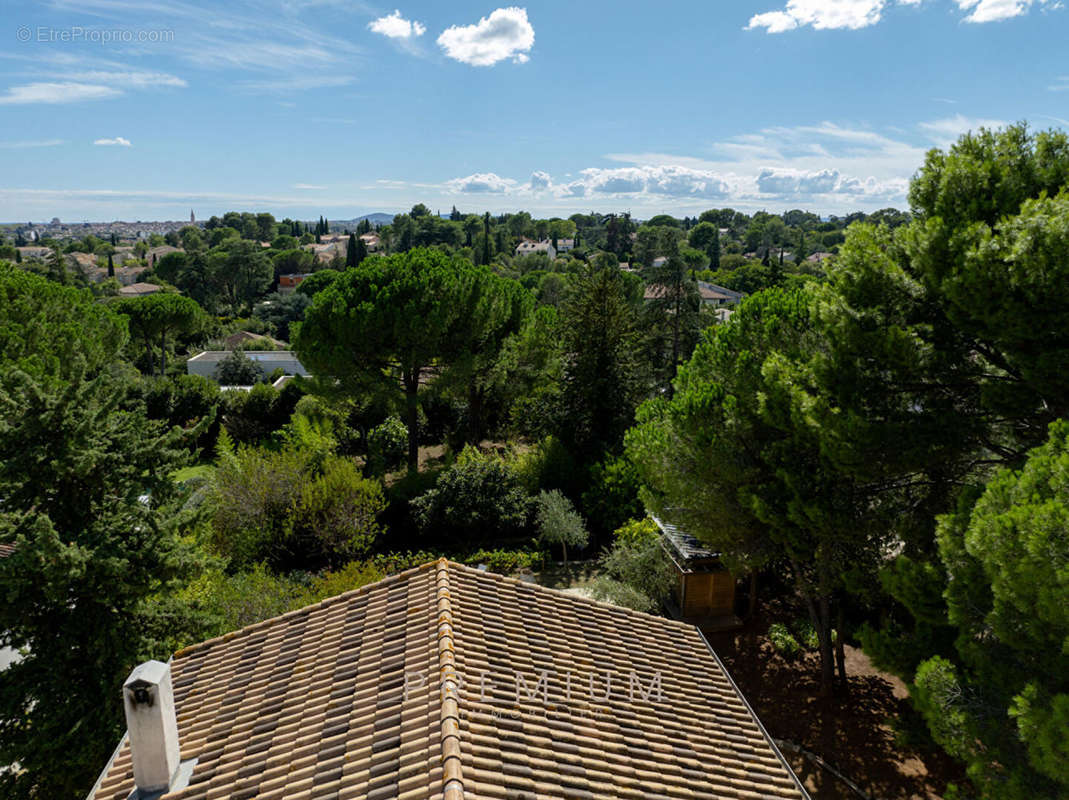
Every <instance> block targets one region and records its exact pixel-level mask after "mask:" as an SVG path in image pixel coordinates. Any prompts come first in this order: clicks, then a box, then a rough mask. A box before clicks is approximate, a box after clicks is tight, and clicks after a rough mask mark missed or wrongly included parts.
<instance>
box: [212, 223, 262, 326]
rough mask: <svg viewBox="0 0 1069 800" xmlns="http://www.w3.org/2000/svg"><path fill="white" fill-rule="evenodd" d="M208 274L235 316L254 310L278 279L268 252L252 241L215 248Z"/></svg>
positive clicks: (238, 241)
mask: <svg viewBox="0 0 1069 800" xmlns="http://www.w3.org/2000/svg"><path fill="white" fill-rule="evenodd" d="M207 270H208V275H209V277H210V280H211V283H212V285H213V287H214V288H215V290H216V292H217V293H218V295H219V297H220V298H221V299H222V301H223V303H225V304H226V305H227V307H228V308H229V309H230V310H231V312H234V313H236V312H238V311H240V310H241V309H247V308H251V306H252V304H253V302H254V301H255V300H257V299H258V298H259V297H262V296H263V294H264V293H265V292H266V291H267V290H268V289H269V288H270V286H271V282H272V280H273V279H274V267H273V265H272V263H271V260H270V259H269V258H268V257H267V254H266V253H265V252H264V248H263V247H261V246H260V244H259V243H258V242H252V241H249V240H248V239H230V240H227V241H226V242H225V243H223V244H222V245H220V246H219V247H215V248H212V250H211V251H210V252H209V253H208V257H207Z"/></svg>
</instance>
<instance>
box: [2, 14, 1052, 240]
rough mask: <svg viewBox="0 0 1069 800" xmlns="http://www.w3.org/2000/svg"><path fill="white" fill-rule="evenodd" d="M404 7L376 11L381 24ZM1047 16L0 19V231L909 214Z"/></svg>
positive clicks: (1003, 112)
mask: <svg viewBox="0 0 1069 800" xmlns="http://www.w3.org/2000/svg"><path fill="white" fill-rule="evenodd" d="M395 2H396V3H402V4H401V5H399V6H395V5H394V4H393V3H395ZM1067 41H1069V9H1066V8H1064V7H1063V3H1062V0H717V2H710V0H667V2H663V3H648V2H637V1H632V0H612V1H611V2H610V1H609V0H581V1H580V2H576V0H567V2H565V1H564V0H542V1H540V2H530V3H528V4H526V5H524V6H497V5H494V3H493V2H489V3H487V2H469V0H454V2H450V3H429V2H408V1H407V0H391V3H390V4H388V5H377V4H374V3H370V2H363V1H360V2H354V1H353V0H228V2H226V3H221V2H214V1H213V2H208V1H207V0H147V1H146V2H136V3H135V2H128V0H53V1H52V2H43V3H28V2H17V3H16V2H13V1H12V0H0V220H2V221H7V222H12V221H20V222H22V221H30V220H32V221H35V222H36V221H47V220H50V219H51V218H53V217H59V218H60V219H62V220H64V221H74V222H80V221H83V220H90V221H108V220H117V219H122V220H138V219H140V220H162V219H183V218H188V216H189V212H190V210H193V211H194V212H195V213H196V215H197V217H198V218H199V219H204V218H207V217H208V216H210V215H212V214H221V213H223V212H224V211H227V210H232V209H233V210H248V211H270V212H272V213H274V214H275V216H276V217H278V218H282V217H285V216H291V217H296V218H301V219H310V218H316V217H318V216H319V215H320V214H324V215H327V216H329V217H330V218H332V219H349V218H352V217H354V216H358V215H361V214H365V213H370V212H376V211H383V212H389V213H392V212H396V211H401V210H406V209H408V208H410V207H411V206H412V205H414V204H415V203H418V202H422V203H425V204H427V205H428V206H429V207H430V208H431V209H432V210H441V211H442V212H443V213H445V212H448V211H449V209H450V208H452V207H453V206H454V205H455V206H456V207H457V208H459V209H460V210H461V211H463V212H466V213H467V212H481V211H483V210H490V211H492V212H495V213H497V212H504V211H512V210H517V209H526V210H529V211H531V212H532V213H535V214H537V215H540V216H549V215H561V216H567V215H569V214H572V213H575V212H589V211H626V210H629V211H631V212H632V214H634V215H636V216H638V217H649V216H652V215H653V214H657V213H671V214H675V215H684V214H696V213H698V212H700V211H702V210H704V209H707V208H721V207H729V206H730V207H733V208H738V209H742V210H747V211H753V210H757V209H767V210H769V211H774V212H778V211H783V210H786V209H791V208H802V209H806V210H809V211H813V212H816V213H819V214H822V215H828V214H842V213H847V212H849V211H854V210H865V211H869V210H875V209H878V208H885V207H889V206H893V207H898V208H907V207H908V201H907V199H906V191H907V189H908V184H909V179H910V177H911V176H912V175H913V174H914V173H915V172H916V171H917V169H918V168H919V167H920V166H921V165H922V163H923V161H924V157H925V154H926V152H927V151H928V150H929V149H930V148H933V147H944V148H945V147H947V146H949V144H950V143H952V142H953V141H954V140H955V139H956V138H957V137H958V136H959V135H960V134H962V133H963V132H965V131H967V130H970V129H976V128H979V127H980V126H988V127H994V126H1000V125H1004V124H1008V123H1011V122H1016V121H1022V120H1027V121H1028V122H1029V124H1030V125H1031V126H1032V127H1033V128H1041V129H1046V128H1050V127H1055V128H1063V127H1064V128H1066V129H1069V47H1067V46H1066V42H1067Z"/></svg>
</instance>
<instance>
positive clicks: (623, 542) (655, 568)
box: [599, 523, 676, 608]
mask: <svg viewBox="0 0 1069 800" xmlns="http://www.w3.org/2000/svg"><path fill="white" fill-rule="evenodd" d="M638 526H641V523H638V524H637V525H636V528H637V527H638ZM654 527H656V525H655V526H654ZM599 563H600V565H601V568H602V569H603V570H604V572H605V575H606V576H607V577H609V578H612V579H613V580H616V581H619V582H621V583H623V584H626V585H627V586H629V587H631V588H632V589H634V590H635V591H636V592H640V593H641V594H643V595H644V596H646V597H648V598H649V599H650V600H651V601H652V603H653V604H654V605H655V606H656V607H657V608H660V606H661V604H662V603H663V602H664V601H665V600H667V599H668V596H669V595H670V594H671V591H672V587H673V586H675V584H676V573H675V569H674V567H673V566H672V562H671V559H669V558H668V554H667V553H666V552H665V550H664V547H662V545H661V541H660V537H659V536H656V535H649V533H648V532H647V531H644V532H642V533H639V531H638V530H636V529H635V528H632V529H630V530H628V531H627V532H626V533H625V534H624V535H623V537H618V538H617V539H616V541H615V542H614V543H613V545H612V547H611V548H609V549H608V550H606V551H605V552H604V553H603V554H602V555H601V558H600V559H599Z"/></svg>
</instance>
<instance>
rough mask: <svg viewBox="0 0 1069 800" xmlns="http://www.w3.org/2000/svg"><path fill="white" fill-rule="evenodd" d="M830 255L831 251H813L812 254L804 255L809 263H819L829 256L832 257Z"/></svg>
mask: <svg viewBox="0 0 1069 800" xmlns="http://www.w3.org/2000/svg"><path fill="white" fill-rule="evenodd" d="M832 255H833V253H825V252H818V253H813V254H812V255H809V256H807V257H806V261H808V262H809V263H810V264H820V263H822V262H824V261H827V260H828V259H829V258H831V257H832Z"/></svg>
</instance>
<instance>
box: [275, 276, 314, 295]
mask: <svg viewBox="0 0 1069 800" xmlns="http://www.w3.org/2000/svg"><path fill="white" fill-rule="evenodd" d="M307 277H308V274H307V273H303V272H298V273H294V274H292V275H279V276H278V293H279V294H293V292H295V291H297V287H298V286H300V285H301V282H302V281H303V280H304V279H305V278H307Z"/></svg>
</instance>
